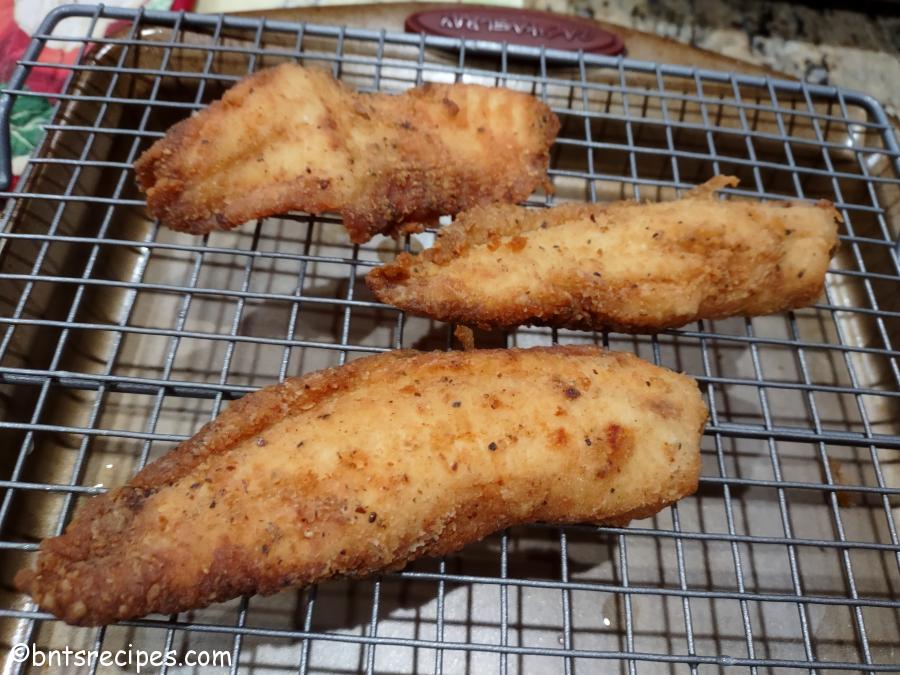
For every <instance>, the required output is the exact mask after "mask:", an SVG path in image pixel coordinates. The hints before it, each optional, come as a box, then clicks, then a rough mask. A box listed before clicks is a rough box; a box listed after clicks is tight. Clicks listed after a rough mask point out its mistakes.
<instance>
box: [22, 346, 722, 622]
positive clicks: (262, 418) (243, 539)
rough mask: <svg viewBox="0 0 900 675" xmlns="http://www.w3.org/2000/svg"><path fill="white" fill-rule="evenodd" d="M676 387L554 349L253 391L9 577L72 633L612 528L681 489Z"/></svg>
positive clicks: (613, 358)
mask: <svg viewBox="0 0 900 675" xmlns="http://www.w3.org/2000/svg"><path fill="white" fill-rule="evenodd" d="M706 414H707V413H706V407H705V405H704V403H703V401H702V399H701V396H700V393H699V390H698V387H697V385H696V383H695V382H694V381H693V380H692V379H691V378H689V377H687V376H685V375H680V374H676V373H673V372H671V371H669V370H666V369H664V368H659V367H656V366H653V365H651V364H649V363H646V362H644V361H642V360H640V359H638V358H637V357H635V356H632V355H630V354H622V353H613V352H604V351H601V350H600V349H598V348H596V347H581V346H566V347H550V348H534V349H510V350H496V351H491V350H485V351H471V352H454V353H434V352H432V353H423V352H414V351H399V352H391V353H386V354H383V355H378V356H373V357H369V358H365V359H360V360H358V361H355V362H353V363H351V364H350V365H347V366H344V367H341V368H337V369H332V370H325V371H321V372H318V373H314V374H311V375H308V376H304V377H298V378H294V379H291V380H288V381H286V382H284V383H283V384H280V385H277V386H273V387H269V388H266V389H263V390H261V391H259V392H257V393H254V394H249V395H247V396H245V397H244V398H242V399H240V400H239V401H237V402H236V403H233V404H232V405H231V406H230V407H229V408H227V409H226V410H225V412H224V413H222V414H221V415H220V416H219V417H218V418H217V419H216V420H214V421H212V422H210V423H209V424H207V425H206V426H205V427H204V428H203V429H201V430H200V432H199V433H198V434H197V435H196V436H195V437H194V438H192V439H190V440H188V441H185V442H184V443H182V444H181V445H180V446H178V447H177V448H176V449H175V450H173V451H172V452H171V453H170V454H168V455H167V456H165V457H163V458H161V459H160V460H158V461H156V462H155V463H153V464H151V465H149V466H147V467H146V468H145V469H144V470H143V471H141V472H140V473H138V474H137V475H136V476H135V477H134V478H133V479H132V480H131V481H130V482H129V483H128V484H127V485H125V486H124V487H120V488H118V489H116V490H113V491H111V492H109V493H107V494H105V495H103V496H100V497H95V498H93V499H91V500H90V501H89V502H88V503H87V504H86V505H85V507H84V508H83V509H82V510H81V511H79V512H78V513H77V514H76V516H75V518H74V520H73V521H72V523H71V524H70V525H69V526H68V528H67V530H66V532H65V534H63V535H62V536H60V537H56V538H53V539H48V540H46V541H44V542H43V543H42V545H41V550H40V554H39V556H38V560H37V568H36V569H34V570H26V571H22V572H20V573H19V575H18V576H17V579H16V583H17V585H18V586H19V587H20V588H22V589H24V590H27V591H28V592H29V593H30V594H31V596H32V597H33V598H34V599H35V600H36V601H37V602H38V603H39V604H40V606H41V607H42V608H43V609H45V610H48V611H50V612H53V613H54V614H55V615H57V616H58V617H60V618H62V619H64V620H65V621H67V622H69V623H73V624H85V625H95V624H105V623H108V622H112V621H115V620H117V619H125V618H130V617H138V616H142V615H144V614H148V613H151V612H161V613H166V614H168V613H172V612H179V611H182V610H187V609H190V608H196V607H202V606H206V605H208V604H210V603H212V602H216V601H220V600H225V599H228V598H233V597H236V596H240V595H248V594H252V593H266V594H268V593H274V592H275V591H277V590H279V589H281V588H284V587H286V586H290V585H293V584H309V583H313V582H316V581H319V580H322V579H326V578H329V577H333V576H336V575H350V576H361V575H366V574H370V573H372V572H375V571H377V570H384V569H398V568H400V567H402V566H403V565H404V564H405V563H406V562H407V561H409V560H412V559H414V558H418V557H420V556H424V555H440V554H444V553H447V552H450V551H455V550H457V549H459V548H461V547H462V546H464V545H465V544H467V543H469V542H472V541H476V540H478V539H481V538H482V537H484V536H485V535H487V534H489V533H491V532H494V531H496V530H499V529H501V528H504V527H508V526H512V525H516V524H519V523H528V522H531V521H537V520H541V521H549V522H554V523H572V522H590V523H600V522H617V523H621V522H625V521H627V520H629V519H630V518H640V517H645V516H649V515H651V514H653V513H656V512H657V511H658V510H659V509H661V508H663V507H664V506H666V505H668V504H671V503H672V502H674V501H675V500H677V499H679V498H680V497H683V496H684V495H687V494H690V493H692V492H693V491H694V490H695V489H696V487H697V482H698V474H699V468H700V454H699V439H700V435H701V432H702V428H703V424H704V421H705V419H706Z"/></svg>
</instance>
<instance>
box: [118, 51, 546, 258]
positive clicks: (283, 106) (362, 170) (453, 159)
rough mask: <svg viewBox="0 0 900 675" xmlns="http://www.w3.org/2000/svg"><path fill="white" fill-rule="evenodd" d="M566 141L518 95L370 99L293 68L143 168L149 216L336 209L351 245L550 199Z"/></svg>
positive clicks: (198, 228) (203, 221) (236, 99)
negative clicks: (469, 212) (556, 151)
mask: <svg viewBox="0 0 900 675" xmlns="http://www.w3.org/2000/svg"><path fill="white" fill-rule="evenodd" d="M558 130H559V120H558V119H557V118H556V115H554V114H553V112H552V111H551V110H550V109H549V108H548V107H547V106H546V105H544V104H543V103H542V102H540V101H539V100H537V99H536V98H534V97H532V96H529V95H527V94H524V93H520V92H514V91H511V90H508V89H499V88H490V87H482V86H477V85H465V84H451V85H448V84H426V85H424V86H422V87H417V88H415V89H412V90H410V91H407V92H406V93H405V94H402V95H397V96H391V95H387V94H360V93H356V92H353V91H350V90H348V89H347V88H345V87H344V86H343V85H342V84H341V83H340V82H338V81H336V80H335V79H334V78H333V77H332V76H331V75H330V74H329V73H327V72H325V71H322V70H316V69H312V68H304V67H302V66H298V65H295V64H285V65H281V66H278V67H276V68H272V69H269V70H263V71H260V72H258V73H256V74H254V75H251V76H249V77H247V78H245V79H244V80H242V81H241V82H239V83H238V84H236V85H235V86H234V87H233V88H231V89H230V90H229V91H228V92H226V94H225V96H224V97H223V98H222V100H221V101H217V102H215V103H213V104H212V105H210V106H209V107H208V108H206V109H205V110H203V111H201V112H200V113H198V114H196V115H194V116H193V117H190V118H188V119H186V120H183V121H182V122H179V123H178V124H176V125H175V126H174V127H172V129H170V130H169V132H168V133H167V134H166V136H165V137H164V138H163V139H161V140H159V141H157V142H156V143H155V144H154V145H153V146H152V147H151V148H150V149H148V150H147V151H146V152H145V153H144V154H143V155H141V157H140V158H139V159H138V160H137V162H136V163H135V172H136V174H137V180H138V184H139V185H140V187H141V189H142V190H143V191H144V192H146V194H147V207H148V209H149V211H150V212H151V213H152V214H153V215H154V216H155V217H157V218H159V219H160V220H161V221H162V223H163V224H165V225H167V226H169V227H171V228H172V229H175V230H184V231H186V232H192V233H194V234H203V233H206V232H209V231H210V230H213V229H216V228H220V229H230V228H233V227H236V226H238V225H240V224H241V223H244V222H246V221H248V220H251V219H253V218H259V217H262V216H269V215H273V214H278V213H284V212H285V211H290V210H292V209H298V210H303V211H309V212H311V213H316V214H318V213H323V212H326V211H337V212H339V213H340V214H341V216H343V219H344V224H345V225H346V227H347V231H348V232H349V233H350V238H351V240H353V241H354V242H357V243H362V242H365V241H368V240H369V239H371V238H372V237H373V236H374V235H375V234H377V233H379V232H382V233H395V232H396V231H397V228H398V227H399V226H400V225H402V224H403V223H407V222H410V221H412V222H430V221H435V220H436V219H437V218H438V216H441V215H443V214H453V213H457V212H459V211H461V210H463V209H466V208H469V207H471V206H475V205H477V204H483V203H488V202H493V201H499V200H504V201H512V202H515V201H520V200H522V199H524V198H525V197H527V196H528V195H529V194H531V192H532V191H533V190H534V189H535V188H536V187H538V186H540V185H545V186H547V187H549V183H548V182H547V164H548V158H549V148H550V145H551V144H552V143H553V139H554V138H555V137H556V133H557V131H558Z"/></svg>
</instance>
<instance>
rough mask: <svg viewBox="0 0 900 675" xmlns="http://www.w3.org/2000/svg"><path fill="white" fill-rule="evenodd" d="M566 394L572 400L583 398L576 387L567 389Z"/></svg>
mask: <svg viewBox="0 0 900 675" xmlns="http://www.w3.org/2000/svg"><path fill="white" fill-rule="evenodd" d="M565 394H566V398H570V399H572V400H575V399H576V398H578V397H579V396H581V392H580V391H578V390H577V389H576V388H575V387H567V388H566V391H565Z"/></svg>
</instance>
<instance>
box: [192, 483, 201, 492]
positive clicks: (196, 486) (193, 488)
mask: <svg viewBox="0 0 900 675" xmlns="http://www.w3.org/2000/svg"><path fill="white" fill-rule="evenodd" d="M198 487H200V483H191V490H196V489H197V488H198Z"/></svg>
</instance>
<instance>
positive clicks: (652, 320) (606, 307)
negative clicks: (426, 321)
mask: <svg viewBox="0 0 900 675" xmlns="http://www.w3.org/2000/svg"><path fill="white" fill-rule="evenodd" d="M736 184H737V180H736V179H735V178H732V177H726V176H719V177H717V178H714V179H712V180H711V181H709V182H707V183H706V184H705V185H704V186H701V188H698V189H697V190H695V191H693V193H691V194H689V195H688V196H687V197H686V198H684V199H680V200H677V201H671V202H661V203H655V204H639V203H635V202H616V203H611V204H565V205H561V206H557V207H553V208H550V209H526V208H523V207H518V206H514V205H492V206H484V207H477V208H474V209H471V210H469V211H467V212H465V213H462V214H460V215H459V216H458V217H457V219H456V221H455V222H454V223H452V224H451V225H449V226H447V227H445V228H443V230H441V232H440V233H439V236H438V239H437V242H436V243H435V245H434V246H433V247H432V248H431V249H428V250H426V251H425V252H423V253H421V254H420V255H410V254H408V253H403V254H400V255H399V256H398V257H397V258H396V260H394V262H392V263H390V264H388V265H385V266H383V267H380V268H376V269H374V270H372V271H371V272H370V273H369V274H368V276H367V277H366V283H367V284H368V286H369V288H370V289H371V290H372V292H373V293H374V294H375V296H376V297H377V298H378V299H379V300H381V301H382V302H385V303H387V304H391V305H394V306H396V307H399V308H401V309H404V310H406V311H408V312H411V313H414V314H421V315H424V316H428V317H431V318H433V319H439V320H442V321H456V322H459V323H463V324H466V325H470V326H479V327H481V328H486V329H491V328H512V327H514V326H519V325H523V324H537V325H546V326H556V327H567V328H575V329H587V330H591V329H611V330H619V331H626V332H656V331H659V330H663V329H666V328H674V327H678V326H683V325H685V324H687V323H689V322H691V321H696V320H698V319H718V318H724V317H728V316H735V315H745V316H754V315H762V314H771V313H773V312H779V311H783V310H787V309H793V308H797V307H802V306H804V305H808V304H810V303H812V302H814V301H815V300H816V298H817V297H818V296H819V295H820V294H821V292H822V287H823V284H824V280H825V273H826V271H827V269H828V263H829V260H830V259H831V256H832V255H833V254H834V252H835V250H836V249H837V245H838V237H837V224H836V219H837V218H838V214H837V212H836V211H835V209H834V208H833V207H832V205H831V204H830V203H827V202H822V203H819V204H817V205H808V204H796V203H793V204H792V203H763V202H758V201H753V200H730V201H720V200H717V199H714V198H713V191H714V190H716V189H719V188H721V187H724V186H726V185H736Z"/></svg>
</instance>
